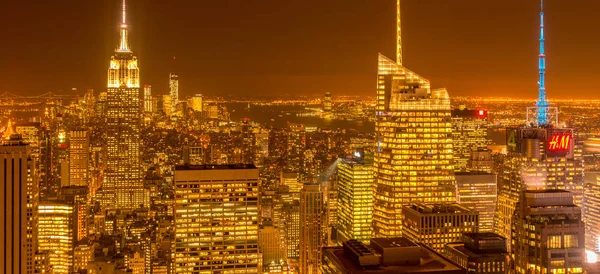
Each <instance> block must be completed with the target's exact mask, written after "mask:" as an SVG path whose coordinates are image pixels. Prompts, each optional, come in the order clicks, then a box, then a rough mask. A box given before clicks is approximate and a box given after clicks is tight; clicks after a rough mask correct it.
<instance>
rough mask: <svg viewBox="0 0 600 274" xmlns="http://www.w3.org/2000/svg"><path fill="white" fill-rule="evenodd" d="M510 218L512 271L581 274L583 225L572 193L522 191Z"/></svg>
mask: <svg viewBox="0 0 600 274" xmlns="http://www.w3.org/2000/svg"><path fill="white" fill-rule="evenodd" d="M513 218H514V220H513V222H514V225H513V226H512V237H511V238H512V258H511V259H512V260H513V261H514V266H515V268H514V269H515V273H540V274H543V273H583V263H584V260H585V248H584V242H585V236H584V233H585V226H584V224H583V220H582V218H581V208H579V207H577V206H575V205H574V204H573V194H572V193H569V192H568V191H561V190H539V191H526V192H525V193H524V194H523V195H522V196H521V200H520V201H519V205H518V208H517V210H516V211H515V215H514V217H513Z"/></svg>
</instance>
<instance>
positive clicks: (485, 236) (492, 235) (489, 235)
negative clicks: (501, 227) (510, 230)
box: [463, 232, 506, 241]
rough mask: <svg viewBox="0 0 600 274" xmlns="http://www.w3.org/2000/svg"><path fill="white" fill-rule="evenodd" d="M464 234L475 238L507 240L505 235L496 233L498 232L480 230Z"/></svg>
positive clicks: (479, 239)
mask: <svg viewBox="0 0 600 274" xmlns="http://www.w3.org/2000/svg"><path fill="white" fill-rule="evenodd" d="M463 235H464V236H467V237H469V238H472V239H474V240H478V241H481V240H496V241H502V240H506V239H505V238H504V237H502V236H500V235H498V234H496V233H491V232H479V233H475V232H474V233H463Z"/></svg>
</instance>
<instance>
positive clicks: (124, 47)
mask: <svg viewBox="0 0 600 274" xmlns="http://www.w3.org/2000/svg"><path fill="white" fill-rule="evenodd" d="M122 4H123V15H122V21H121V30H120V32H121V42H120V43H119V48H118V49H117V51H118V52H131V50H130V49H129V40H128V37H127V36H128V33H127V5H126V3H125V0H123V2H122Z"/></svg>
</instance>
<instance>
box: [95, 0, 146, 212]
mask: <svg viewBox="0 0 600 274" xmlns="http://www.w3.org/2000/svg"><path fill="white" fill-rule="evenodd" d="M125 8H126V5H125V0H123V15H122V22H121V26H120V34H121V39H120V43H119V45H118V47H117V49H116V50H115V54H114V55H113V56H111V58H110V66H109V68H108V98H107V100H108V105H107V112H106V121H107V136H106V137H107V165H106V170H105V181H104V184H103V186H102V193H103V199H102V204H103V206H104V208H108V209H111V208H116V209H135V208H138V207H140V206H141V205H145V204H147V202H146V201H147V198H146V197H147V195H146V194H145V191H144V184H143V180H142V170H141V165H140V146H141V138H140V122H141V120H140V117H141V106H140V98H139V97H140V95H139V94H140V71H139V68H138V60H137V57H136V56H135V55H133V52H132V51H131V48H130V46H129V41H128V35H129V29H128V26H127V21H126V12H125Z"/></svg>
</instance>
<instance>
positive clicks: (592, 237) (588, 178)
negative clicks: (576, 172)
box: [583, 171, 600, 252]
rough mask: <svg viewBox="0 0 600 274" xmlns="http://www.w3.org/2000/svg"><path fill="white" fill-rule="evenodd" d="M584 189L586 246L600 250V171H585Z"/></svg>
mask: <svg viewBox="0 0 600 274" xmlns="http://www.w3.org/2000/svg"><path fill="white" fill-rule="evenodd" d="M584 189H585V191H584V192H583V214H584V220H585V247H586V249H588V250H593V251H595V252H600V172H598V171H592V172H590V171H586V172H585V184H584Z"/></svg>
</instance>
